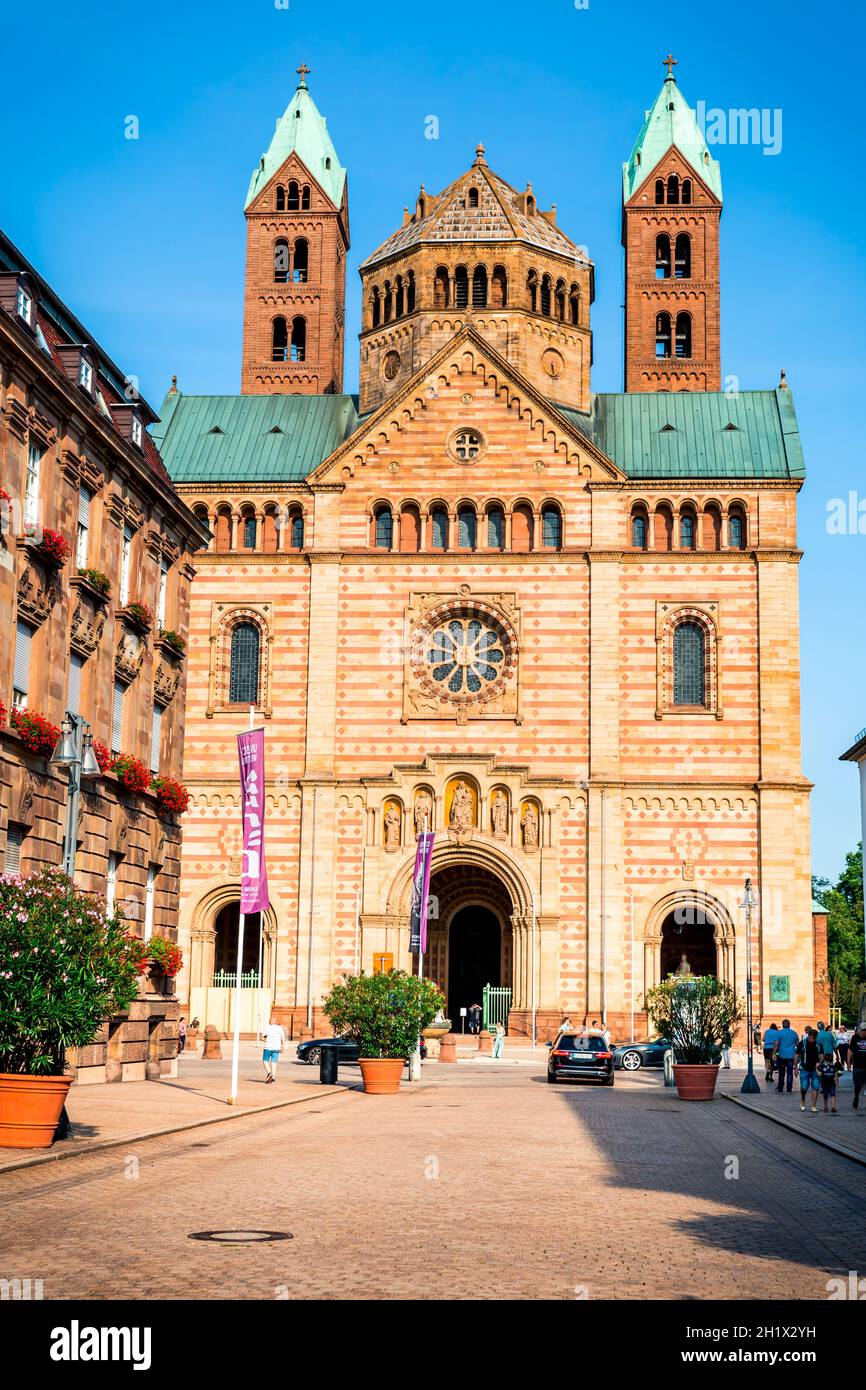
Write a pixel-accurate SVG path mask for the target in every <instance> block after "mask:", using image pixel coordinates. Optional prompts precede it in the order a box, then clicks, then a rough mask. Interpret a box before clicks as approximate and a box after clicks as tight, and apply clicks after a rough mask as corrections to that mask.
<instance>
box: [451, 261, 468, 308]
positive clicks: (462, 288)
mask: <svg viewBox="0 0 866 1390" xmlns="http://www.w3.org/2000/svg"><path fill="white" fill-rule="evenodd" d="M468 303H469V272H468V270H467V269H466V267H465V265H458V267H457V269H456V270H455V272H454V305H455V307H456V308H457V309H465V308H466V307H467V305H468Z"/></svg>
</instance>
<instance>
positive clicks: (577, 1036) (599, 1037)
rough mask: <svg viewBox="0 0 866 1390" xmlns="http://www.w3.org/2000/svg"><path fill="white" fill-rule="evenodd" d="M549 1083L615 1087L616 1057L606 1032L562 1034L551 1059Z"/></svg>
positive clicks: (550, 1054)
mask: <svg viewBox="0 0 866 1390" xmlns="http://www.w3.org/2000/svg"><path fill="white" fill-rule="evenodd" d="M547 1079H548V1081H549V1082H550V1084H551V1085H554V1084H555V1083H556V1082H557V1081H566V1080H574V1081H600V1082H601V1084H602V1085H603V1086H612V1085H613V1053H612V1052H611V1050H610V1047H609V1046H608V1043H607V1040H606V1038H605V1036H604V1034H603V1033H602V1032H594V1031H593V1030H592V1029H588V1030H587V1031H586V1032H584V1033H560V1034H559V1036H558V1037H557V1039H556V1041H555V1042H554V1043H553V1044H552V1045H551V1048H550V1053H549V1055H548V1058H547Z"/></svg>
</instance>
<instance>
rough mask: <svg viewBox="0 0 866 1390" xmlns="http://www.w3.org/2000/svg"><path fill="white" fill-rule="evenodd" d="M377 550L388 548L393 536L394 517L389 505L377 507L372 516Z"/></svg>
mask: <svg viewBox="0 0 866 1390" xmlns="http://www.w3.org/2000/svg"><path fill="white" fill-rule="evenodd" d="M374 534H375V538H376V549H377V550H390V549H391V542H392V540H393V536H394V518H393V516H392V515H391V508H390V507H379V508H378V510H377V512H376V515H375V517H374Z"/></svg>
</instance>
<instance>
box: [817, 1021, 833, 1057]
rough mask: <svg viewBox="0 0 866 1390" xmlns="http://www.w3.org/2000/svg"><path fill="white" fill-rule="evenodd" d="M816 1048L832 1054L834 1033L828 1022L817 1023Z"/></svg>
mask: <svg viewBox="0 0 866 1390" xmlns="http://www.w3.org/2000/svg"><path fill="white" fill-rule="evenodd" d="M818 1050H819V1051H820V1052H826V1053H827V1055H828V1056H832V1055H833V1053H834V1052H835V1051H836V1034H835V1033H834V1032H833V1029H832V1028H831V1027H830V1024H829V1023H828V1024H826V1025H825V1024H823V1023H819V1024H818Z"/></svg>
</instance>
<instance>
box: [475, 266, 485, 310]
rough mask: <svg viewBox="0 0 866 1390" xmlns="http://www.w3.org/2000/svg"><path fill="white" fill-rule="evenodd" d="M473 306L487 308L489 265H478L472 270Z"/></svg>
mask: <svg viewBox="0 0 866 1390" xmlns="http://www.w3.org/2000/svg"><path fill="white" fill-rule="evenodd" d="M472 307H473V309H486V308H487V267H486V266H483V265H477V266H476V267H475V269H474V270H473V272H472Z"/></svg>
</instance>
